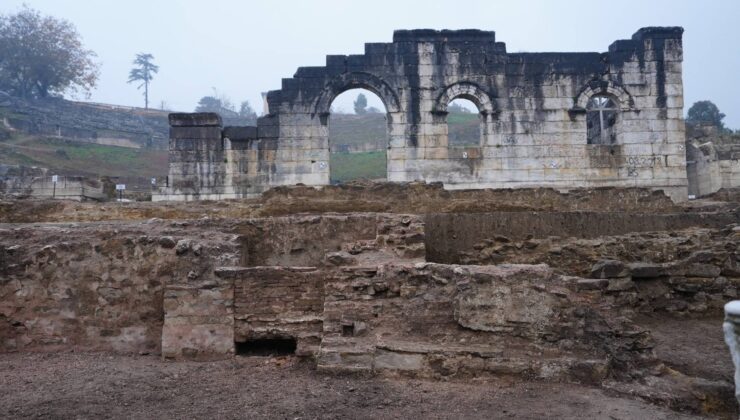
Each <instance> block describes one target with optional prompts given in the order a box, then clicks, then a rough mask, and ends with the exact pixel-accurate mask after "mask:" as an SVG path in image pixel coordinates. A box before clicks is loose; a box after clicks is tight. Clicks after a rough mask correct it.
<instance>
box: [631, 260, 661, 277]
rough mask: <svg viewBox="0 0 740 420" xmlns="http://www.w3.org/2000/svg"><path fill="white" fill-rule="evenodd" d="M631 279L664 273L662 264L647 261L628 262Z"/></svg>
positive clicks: (657, 275)
mask: <svg viewBox="0 0 740 420" xmlns="http://www.w3.org/2000/svg"><path fill="white" fill-rule="evenodd" d="M627 267H628V268H629V271H630V272H631V273H632V278H633V279H649V278H656V277H660V276H662V275H664V273H665V272H664V270H663V265H662V264H654V263H647V262H637V263H630V264H628V266H627Z"/></svg>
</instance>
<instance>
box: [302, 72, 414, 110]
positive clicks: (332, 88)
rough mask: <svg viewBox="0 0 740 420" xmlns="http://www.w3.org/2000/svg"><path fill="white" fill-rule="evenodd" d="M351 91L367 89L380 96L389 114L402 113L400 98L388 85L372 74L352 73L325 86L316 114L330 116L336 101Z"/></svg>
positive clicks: (334, 79) (317, 104) (317, 103)
mask: <svg viewBox="0 0 740 420" xmlns="http://www.w3.org/2000/svg"><path fill="white" fill-rule="evenodd" d="M350 89H367V90H369V91H370V92H372V93H374V94H376V95H378V97H379V98H380V100H381V101H383V105H385V110H386V112H388V113H392V112H400V111H401V106H400V102H399V100H398V96H396V93H395V92H394V91H393V88H391V86H389V85H388V83H386V82H385V81H383V80H382V79H380V78H379V77H377V76H375V75H372V74H370V73H363V72H352V73H344V74H341V75H339V76H337V77H335V78H333V79H331V80H330V81H329V82H328V83H327V84H326V86H324V89H323V90H322V91H321V93H320V94H319V97H318V99H317V100H316V105H315V107H314V112H315V113H316V114H317V115H320V116H326V115H328V114H329V112H330V108H331V103H332V102H333V101H334V99H335V98H336V97H337V96H339V95H340V94H342V93H343V92H345V91H348V90H350Z"/></svg>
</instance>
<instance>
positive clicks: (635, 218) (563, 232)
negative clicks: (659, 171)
mask: <svg viewBox="0 0 740 420" xmlns="http://www.w3.org/2000/svg"><path fill="white" fill-rule="evenodd" d="M739 219H740V211H739V210H737V209H736V210H727V211H721V212H707V213H679V212H676V213H669V214H634V213H632V214H630V213H617V212H614V213H611V212H585V211H584V212H491V213H470V214H459V213H458V214H428V215H426V216H425V217H424V222H425V232H426V236H425V245H426V251H427V260H428V261H430V262H442V263H449V264H455V263H460V262H461V258H462V257H463V256H464V255H465V253H466V252H474V250H475V249H476V247H478V246H480V245H481V243H483V242H484V241H486V240H493V239H494V238H497V237H505V238H507V239H509V240H512V241H517V242H519V243H523V242H524V241H526V240H529V239H546V238H548V237H558V238H559V239H565V238H598V237H601V236H615V235H624V234H627V233H630V232H657V231H672V230H679V229H686V228H689V227H711V228H723V227H725V226H726V225H729V224H731V223H737V221H738V220H739Z"/></svg>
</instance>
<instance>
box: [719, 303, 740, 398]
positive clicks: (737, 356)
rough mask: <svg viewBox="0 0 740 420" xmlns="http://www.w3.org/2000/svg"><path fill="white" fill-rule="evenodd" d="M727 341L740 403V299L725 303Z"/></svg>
mask: <svg viewBox="0 0 740 420" xmlns="http://www.w3.org/2000/svg"><path fill="white" fill-rule="evenodd" d="M722 329H723V330H724V332H725V343H727V346H729V347H730V353H731V354H732V364H733V365H735V398H736V399H737V400H738V403H740V300H733V301H731V302H728V303H727V304H726V305H725V322H724V324H722Z"/></svg>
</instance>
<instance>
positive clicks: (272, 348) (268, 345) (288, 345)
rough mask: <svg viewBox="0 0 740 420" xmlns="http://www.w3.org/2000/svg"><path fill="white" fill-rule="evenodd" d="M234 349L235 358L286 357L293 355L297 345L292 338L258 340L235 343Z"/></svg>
mask: <svg viewBox="0 0 740 420" xmlns="http://www.w3.org/2000/svg"><path fill="white" fill-rule="evenodd" d="M234 347H235V348H236V355H237V356H288V355H291V354H295V350H296V348H297V347H298V343H297V342H296V339H295V338H293V337H288V338H259V339H254V340H247V341H236V342H234Z"/></svg>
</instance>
